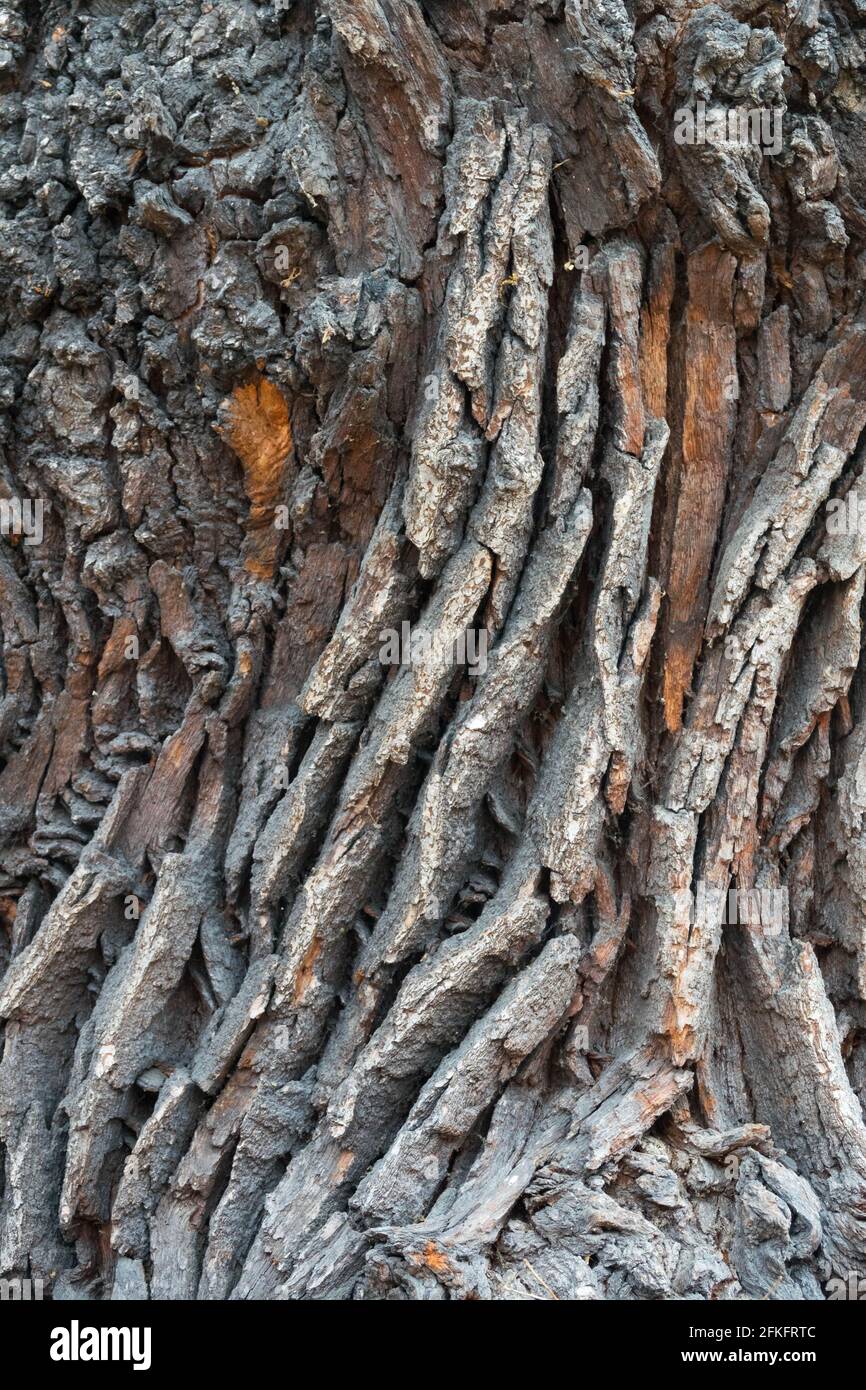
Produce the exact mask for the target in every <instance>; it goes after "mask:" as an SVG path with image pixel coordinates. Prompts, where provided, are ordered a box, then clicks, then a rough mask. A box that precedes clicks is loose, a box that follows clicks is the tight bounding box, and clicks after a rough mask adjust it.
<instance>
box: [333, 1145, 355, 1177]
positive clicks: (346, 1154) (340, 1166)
mask: <svg viewBox="0 0 866 1390" xmlns="http://www.w3.org/2000/svg"><path fill="white" fill-rule="evenodd" d="M354 1157H355V1155H354V1153H353V1151H352V1150H351V1149H344V1150H343V1152H342V1153H341V1154H340V1157H339V1158H338V1159H337V1162H336V1163H335V1164H334V1172H333V1180H334V1182H335V1183H338V1182H342V1181H343V1179H344V1177H345V1176H346V1174H347V1173H348V1171H349V1169H350V1168H351V1166H352V1159H353V1158H354Z"/></svg>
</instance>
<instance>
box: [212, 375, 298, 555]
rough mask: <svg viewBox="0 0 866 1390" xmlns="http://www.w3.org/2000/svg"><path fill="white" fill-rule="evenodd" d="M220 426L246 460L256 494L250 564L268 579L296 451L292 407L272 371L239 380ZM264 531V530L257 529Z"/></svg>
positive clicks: (248, 483) (247, 482) (249, 487)
mask: <svg viewBox="0 0 866 1390" xmlns="http://www.w3.org/2000/svg"><path fill="white" fill-rule="evenodd" d="M221 414H222V422H221V424H220V426H219V432H220V434H221V436H222V438H223V439H224V440H225V441H226V443H227V444H228V445H229V446H230V448H232V449H233V450H234V452H235V453H236V454H237V456H238V458H239V459H240V461H241V463H242V464H243V469H244V488H245V491H246V494H247V497H248V498H249V500H250V514H249V518H248V528H249V531H250V532H251V533H252V534H251V535H249V536H248V543H249V544H248V551H247V555H246V557H245V566H246V568H247V570H248V571H249V572H250V573H251V574H254V575H255V576H256V578H258V579H268V578H270V577H271V575H272V574H273V570H274V565H275V563H276V551H277V542H278V535H279V533H278V532H277V530H276V528H275V526H274V508H275V507H276V506H277V504H278V503H279V502H280V500H281V498H282V497H283V482H284V478H285V470H286V465H287V463H288V460H289V457H290V455H291V452H292V427H291V424H290V422H289V407H288V405H287V403H286V398H285V396H284V395H283V393H282V391H281V390H280V389H279V387H277V386H275V385H274V383H273V382H272V381H268V379H267V377H259V378H258V379H257V380H256V381H250V382H247V383H246V385H244V386H237V387H236V388H235V390H234V391H233V392H232V394H231V396H229V397H228V398H227V399H226V400H225V401H223V405H222V411H221ZM256 532H258V533H260V534H258V535H256V534H255V533H256Z"/></svg>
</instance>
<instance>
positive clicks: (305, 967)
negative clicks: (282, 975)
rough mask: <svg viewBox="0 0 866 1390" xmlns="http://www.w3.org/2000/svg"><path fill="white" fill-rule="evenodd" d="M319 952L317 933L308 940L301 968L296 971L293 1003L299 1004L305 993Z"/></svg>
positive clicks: (320, 947) (320, 949)
mask: <svg viewBox="0 0 866 1390" xmlns="http://www.w3.org/2000/svg"><path fill="white" fill-rule="evenodd" d="M321 954H322V942H321V938H320V937H319V936H318V935H316V936H314V937H313V939H312V941H311V942H310V944H309V946H308V947H307V949H306V951H305V952H304V959H303V960H302V961H301V968H300V970H299V971H298V978H297V979H296V980H295V990H294V993H293V995H292V1003H293V1004H300V1002H301V1000H302V999H303V997H304V995H305V994H306V992H307V987H308V986H309V984H310V982H311V981H312V978H313V967H314V966H315V964H316V961H317V960H318V959H319V956H320V955H321Z"/></svg>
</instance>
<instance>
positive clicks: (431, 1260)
mask: <svg viewBox="0 0 866 1390" xmlns="http://www.w3.org/2000/svg"><path fill="white" fill-rule="evenodd" d="M421 1263H422V1264H425V1265H426V1266H427V1268H428V1269H432V1271H433V1273H434V1274H448V1273H450V1270H451V1265H450V1264H449V1263H448V1260H447V1259H446V1258H445V1256H444V1255H443V1254H442V1251H441V1250H440V1249H439V1247H438V1245H436V1244H435V1243H434V1242H433V1241H432V1240H428V1242H427V1244H426V1245H425V1246H424V1250H423V1253H422V1255H421Z"/></svg>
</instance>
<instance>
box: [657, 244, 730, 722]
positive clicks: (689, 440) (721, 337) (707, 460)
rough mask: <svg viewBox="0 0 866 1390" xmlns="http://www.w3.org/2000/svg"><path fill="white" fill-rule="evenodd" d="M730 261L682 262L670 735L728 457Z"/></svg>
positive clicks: (668, 644) (697, 624)
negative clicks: (684, 289) (684, 304)
mask: <svg viewBox="0 0 866 1390" xmlns="http://www.w3.org/2000/svg"><path fill="white" fill-rule="evenodd" d="M736 264H737V263H736V260H735V259H734V257H733V256H732V255H730V253H729V252H727V251H724V250H722V249H721V248H720V247H718V246H716V245H715V244H714V243H713V244H710V245H708V246H703V247H700V248H699V249H698V250H697V251H695V252H693V253H692V255H691V256H690V257H689V263H688V286H689V302H688V308H687V310H686V318H685V327H684V333H685V337H684V342H683V364H682V374H681V379H680V380H679V381H678V383H677V386H678V390H677V394H678V397H679V400H678V405H679V408H680V409H681V412H682V414H681V417H680V421H681V423H680V429H679V444H678V446H677V445H676V444H675V446H674V454H675V456H676V457H675V459H674V464H675V467H674V476H675V477H676V478H677V486H676V492H675V495H674V497H673V499H672V512H671V515H670V516H669V518H668V525H669V527H670V528H671V529H670V541H671V546H670V560H669V565H668V573H667V575H666V576H665V585H664V587H665V590H666V592H667V596H668V598H667V611H666V615H665V622H664V628H665V631H664V648H665V671H664V690H663V694H664V709H665V722H666V724H667V727H668V729H669V730H670V731H671V732H675V731H676V730H677V729H679V728H680V726H681V724H682V717H683V707H684V704H685V701H686V698H687V696H688V695H689V693H690V687H691V680H692V672H693V670H694V664H695V660H696V658H697V656H698V652H699V650H700V644H701V635H702V632H703V624H704V618H705V616H706V612H707V607H708V604H709V580H710V570H711V566H712V558H713V550H714V548H715V544H716V536H717V534H718V529H719V522H720V519H721V516H722V512H723V510H724V503H725V488H726V484H727V478H728V470H729V467H730V459H731V445H732V440H733V432H734V424H735V418H736V410H735V407H734V404H733V398H731V399H729V398H728V396H726V395H725V384H726V383H734V382H735V381H736V372H737V357H736V348H737V344H736V332H735V329H734V323H733V279H734V273H735V271H736Z"/></svg>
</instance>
